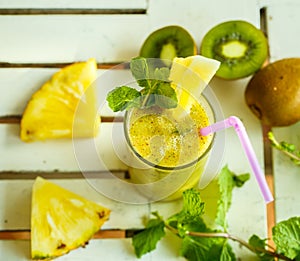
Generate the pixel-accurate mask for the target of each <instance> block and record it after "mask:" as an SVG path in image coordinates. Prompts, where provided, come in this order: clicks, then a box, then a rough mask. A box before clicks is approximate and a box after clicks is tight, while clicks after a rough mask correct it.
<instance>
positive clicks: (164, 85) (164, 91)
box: [155, 82, 178, 109]
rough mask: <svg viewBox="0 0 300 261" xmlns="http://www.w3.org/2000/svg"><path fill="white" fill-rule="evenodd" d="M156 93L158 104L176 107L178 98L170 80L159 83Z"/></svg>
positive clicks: (165, 106) (164, 106) (168, 107)
mask: <svg viewBox="0 0 300 261" xmlns="http://www.w3.org/2000/svg"><path fill="white" fill-rule="evenodd" d="M155 93H156V94H157V95H156V96H155V98H156V99H155V100H156V104H157V105H158V106H160V107H163V108H167V109H170V108H176V106H177V103H178V100H177V95H176V92H175V90H174V89H173V88H172V87H171V84H170V83H168V82H160V83H158V84H157V87H156V90H155Z"/></svg>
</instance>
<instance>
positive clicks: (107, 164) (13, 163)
mask: <svg viewBox="0 0 300 261" xmlns="http://www.w3.org/2000/svg"><path fill="white" fill-rule="evenodd" d="M113 129H120V130H121V129H122V124H121V123H115V124H110V123H107V124H106V123H103V124H101V127H100V133H99V135H98V136H97V137H96V138H95V139H78V140H76V139H74V140H72V139H61V140H47V141H41V142H32V143H25V142H22V141H21V140H20V138H19V126H18V125H15V124H14V125H7V124H0V155H1V157H0V171H17V172H18V171H27V172H30V171H32V172H34V171H48V172H49V171H50V172H59V171H61V172H64V171H65V172H70V171H71V172H78V171H81V170H82V171H106V170H127V167H126V166H125V165H124V163H123V162H122V161H121V160H120V158H122V157H124V155H123V154H122V155H123V156H122V155H121V156H120V157H119V156H118V154H117V153H116V152H118V151H117V150H118V148H120V149H123V147H118V146H117V144H114V142H117V141H118V139H113V137H112V130H113ZM116 138H117V137H116ZM82 152H84V153H85V154H81V153H82ZM118 153H124V152H122V151H121V152H118ZM83 159H84V162H82V161H83Z"/></svg>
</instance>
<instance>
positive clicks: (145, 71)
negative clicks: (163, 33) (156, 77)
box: [130, 57, 151, 88]
mask: <svg viewBox="0 0 300 261" xmlns="http://www.w3.org/2000/svg"><path fill="white" fill-rule="evenodd" d="M130 70H131V73H132V75H133V77H134V78H135V79H136V81H137V83H138V84H139V86H141V87H145V88H150V87H151V80H150V72H149V67H148V63H147V59H146V58H143V57H136V58H133V59H132V60H131V62H130Z"/></svg>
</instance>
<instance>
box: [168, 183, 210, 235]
mask: <svg viewBox="0 0 300 261" xmlns="http://www.w3.org/2000/svg"><path fill="white" fill-rule="evenodd" d="M203 213H204V203H203V202H202V200H201V198H200V192H199V191H198V190H196V189H194V188H192V189H188V190H185V191H184V192H183V207H182V210H181V211H180V212H178V213H177V214H175V215H173V216H171V217H169V218H168V219H167V221H166V223H167V224H169V225H170V226H172V227H174V228H175V229H177V230H178V232H179V235H180V236H181V237H184V236H185V235H186V232H187V231H189V230H193V229H194V228H193V227H191V224H195V223H196V224H198V225H199V226H201V225H202V227H206V226H205V224H204V222H203V220H202V218H201V216H202V215H203Z"/></svg>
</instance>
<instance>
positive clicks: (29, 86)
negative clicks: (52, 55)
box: [0, 63, 133, 123]
mask: <svg viewBox="0 0 300 261" xmlns="http://www.w3.org/2000/svg"><path fill="white" fill-rule="evenodd" d="M123 65H124V66H126V65H125V64H123V63H121V64H119V65H116V66H115V67H113V68H111V69H99V70H98V77H97V80H96V90H97V92H96V95H97V100H98V106H99V111H100V114H101V116H104V117H113V116H118V115H120V114H116V113H113V112H112V111H111V109H109V108H108V106H107V103H106V100H105V98H106V96H107V93H108V92H109V91H111V90H112V89H113V88H115V87H117V86H120V85H131V84H132V82H133V77H132V75H131V72H130V71H129V70H126V69H125V70H124V69H122V68H123ZM58 70H59V68H2V69H1V68H0V91H1V92H2V93H3V94H5V95H1V96H0V117H1V116H2V117H7V116H13V118H11V120H12V123H13V122H15V121H17V120H18V118H17V117H16V116H17V115H19V116H20V115H22V114H23V111H24V110H25V107H26V105H27V103H28V101H29V100H30V98H31V96H32V95H33V93H34V92H35V91H37V90H38V89H39V88H40V87H41V86H42V85H43V84H44V83H45V82H46V81H47V80H49V79H50V78H51V77H52V75H53V74H54V73H56V72H57V71H58ZM12 75H13V76H14V77H12ZM8 90H9V92H8ZM2 119H4V118H2ZM104 119H105V118H104Z"/></svg>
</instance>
